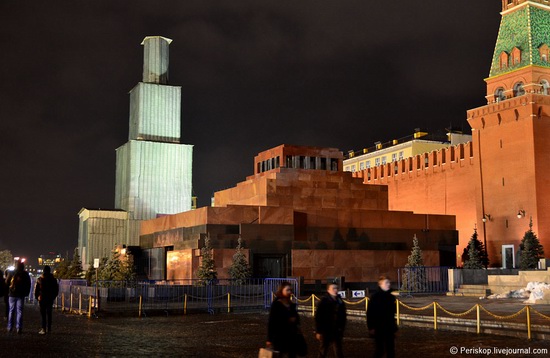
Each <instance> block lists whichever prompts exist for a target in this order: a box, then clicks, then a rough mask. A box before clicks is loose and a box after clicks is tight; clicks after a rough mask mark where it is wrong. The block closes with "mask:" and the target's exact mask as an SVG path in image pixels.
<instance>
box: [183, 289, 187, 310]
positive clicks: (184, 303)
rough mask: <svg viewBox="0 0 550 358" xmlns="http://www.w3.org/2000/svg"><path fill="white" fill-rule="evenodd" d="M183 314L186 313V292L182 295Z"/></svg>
mask: <svg viewBox="0 0 550 358" xmlns="http://www.w3.org/2000/svg"><path fill="white" fill-rule="evenodd" d="M183 314H187V293H186V294H185V295H183Z"/></svg>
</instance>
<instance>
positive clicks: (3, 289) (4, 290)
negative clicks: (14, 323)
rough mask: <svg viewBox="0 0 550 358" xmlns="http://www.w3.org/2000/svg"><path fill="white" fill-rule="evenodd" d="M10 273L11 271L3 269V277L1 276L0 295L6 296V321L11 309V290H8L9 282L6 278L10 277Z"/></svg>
mask: <svg viewBox="0 0 550 358" xmlns="http://www.w3.org/2000/svg"><path fill="white" fill-rule="evenodd" d="M8 273H9V271H8V270H6V271H2V272H1V273H0V274H1V275H2V277H1V278H0V297H3V298H4V306H5V311H4V312H5V316H4V321H7V320H8V313H9V311H10V301H9V296H8V295H9V291H8V284H7V283H6V280H7V279H8Z"/></svg>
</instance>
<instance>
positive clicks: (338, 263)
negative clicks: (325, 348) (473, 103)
mask: <svg viewBox="0 0 550 358" xmlns="http://www.w3.org/2000/svg"><path fill="white" fill-rule="evenodd" d="M342 161H343V154H342V152H340V151H339V150H337V149H332V148H314V147H298V146H289V145H281V146H278V147H276V148H272V149H270V150H267V151H264V152H262V153H260V154H258V155H257V156H256V158H255V160H254V174H253V175H251V176H249V177H248V178H247V179H246V180H245V181H243V182H241V183H238V184H237V185H236V186H235V187H233V188H230V189H227V190H223V191H219V192H217V193H215V196H214V206H213V207H203V208H199V209H197V210H193V211H188V212H183V213H179V214H175V215H167V216H163V217H159V218H156V219H152V220H147V221H143V222H142V225H141V236H140V246H141V247H142V249H145V250H149V251H156V254H155V255H156V257H157V258H158V260H160V261H163V260H165V261H164V262H166V272H165V273H164V274H162V273H161V272H158V271H157V272H155V273H154V276H156V277H153V278H157V279H158V278H160V277H162V278H166V279H168V280H178V279H189V278H196V271H197V268H198V267H199V264H200V248H201V247H202V246H203V245H204V238H205V237H206V235H209V236H210V239H211V244H212V247H213V255H214V260H215V262H216V267H217V271H218V274H219V276H218V277H219V278H226V277H228V269H229V267H230V265H231V262H232V256H233V254H234V252H235V247H236V245H237V239H238V238H239V237H241V238H242V240H243V243H244V247H245V249H246V250H247V254H248V257H249V261H250V264H251V266H252V267H253V271H254V276H255V277H285V276H302V277H304V278H305V279H325V278H327V277H338V276H344V277H345V279H346V281H347V282H373V281H376V279H377V277H378V276H379V275H381V274H385V275H389V276H391V277H395V276H396V272H397V271H396V269H397V268H398V267H402V266H404V265H405V264H406V262H407V256H408V255H409V254H410V250H411V247H412V240H413V237H414V236H415V235H416V236H417V237H418V238H419V242H420V246H421V248H422V250H423V253H424V262H425V265H427V266H432V265H433V266H437V265H453V264H454V260H455V255H456V252H455V246H456V244H457V232H456V230H455V217H454V216H449V215H425V214H414V213H412V212H408V211H390V210H388V192H387V187H386V186H383V185H366V184H363V180H362V179H361V178H354V177H353V176H352V173H349V172H344V171H342ZM157 267H158V266H157ZM150 274H151V273H150Z"/></svg>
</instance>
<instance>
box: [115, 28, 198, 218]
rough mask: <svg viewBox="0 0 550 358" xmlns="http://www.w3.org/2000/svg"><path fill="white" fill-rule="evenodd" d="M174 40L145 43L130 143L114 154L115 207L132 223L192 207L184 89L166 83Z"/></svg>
mask: <svg viewBox="0 0 550 358" xmlns="http://www.w3.org/2000/svg"><path fill="white" fill-rule="evenodd" d="M171 42H172V40H170V39H167V38H164V37H161V36H153V37H146V38H145V39H144V40H143V42H142V45H143V46H144V66H143V82H140V83H138V85H137V86H136V87H134V88H133V89H132V90H131V91H130V131H129V141H128V142H127V143H126V144H124V145H123V146H121V147H120V148H118V149H117V150H116V154H117V165H116V187H115V207H116V208H117V209H123V210H125V211H127V212H128V213H129V217H130V219H134V220H147V219H153V218H155V217H157V215H165V214H175V213H179V212H182V211H187V210H190V209H191V204H192V199H191V189H192V188H191V185H192V161H193V146H191V145H186V144H180V121H181V118H180V116H181V87H179V86H170V85H167V84H166V83H167V81H168V46H169V45H170V43H171Z"/></svg>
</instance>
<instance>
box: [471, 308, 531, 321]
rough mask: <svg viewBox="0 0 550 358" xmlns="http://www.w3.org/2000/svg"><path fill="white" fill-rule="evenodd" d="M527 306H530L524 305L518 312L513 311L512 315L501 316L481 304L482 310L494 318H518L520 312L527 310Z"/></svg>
mask: <svg viewBox="0 0 550 358" xmlns="http://www.w3.org/2000/svg"><path fill="white" fill-rule="evenodd" d="M527 307H528V306H525V307H523V308H522V309H520V310H519V311H518V312H516V313H513V314H511V315H508V316H500V315H497V314H494V313H493V312H491V311H489V310H487V309H486V308H485V307H483V306H482V305H479V308H481V310H482V311H483V312H485V313H487V314H488V315H489V316H491V317H493V318H496V319H502V320H504V319H512V318H516V317H518V316H519V315H520V314H522V313H523V312H524V311H525V310H527Z"/></svg>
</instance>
